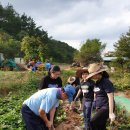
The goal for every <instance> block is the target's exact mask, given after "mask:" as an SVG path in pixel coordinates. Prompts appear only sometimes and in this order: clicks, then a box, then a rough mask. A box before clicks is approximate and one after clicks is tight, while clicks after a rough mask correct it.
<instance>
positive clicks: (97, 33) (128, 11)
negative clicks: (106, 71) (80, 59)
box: [0, 0, 130, 51]
mask: <svg viewBox="0 0 130 130" xmlns="http://www.w3.org/2000/svg"><path fill="white" fill-rule="evenodd" d="M0 1H1V3H2V5H4V6H5V5H7V4H8V3H11V4H12V5H13V6H14V8H15V10H16V11H17V12H18V13H20V14H22V13H24V12H25V13H26V14H27V15H28V16H31V17H32V18H33V19H34V20H35V22H36V23H37V26H40V25H41V26H42V28H43V29H44V30H46V31H47V32H48V34H49V36H52V37H53V38H54V39H57V40H61V41H65V42H66V43H68V44H69V45H71V46H73V47H75V48H77V49H79V48H80V45H81V43H83V42H84V41H85V40H86V39H88V38H90V39H92V38H98V39H100V40H101V41H102V42H103V43H107V48H106V51H108V50H113V43H115V42H116V41H117V40H118V39H119V37H120V36H121V34H122V33H126V32H127V31H128V29H129V26H130V0H0Z"/></svg>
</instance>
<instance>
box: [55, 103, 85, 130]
mask: <svg viewBox="0 0 130 130" xmlns="http://www.w3.org/2000/svg"><path fill="white" fill-rule="evenodd" d="M66 106H67V105H66V104H64V106H63V109H64V110H65V111H66V115H67V116H66V117H67V118H66V120H65V121H63V122H62V123H61V124H59V125H58V126H57V127H56V130H83V128H82V126H83V117H82V116H81V115H80V114H79V113H77V112H74V111H73V110H68V109H66Z"/></svg>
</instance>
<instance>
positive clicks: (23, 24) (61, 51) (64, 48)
mask: <svg viewBox="0 0 130 130" xmlns="http://www.w3.org/2000/svg"><path fill="white" fill-rule="evenodd" d="M75 51H76V50H75V49H74V48H72V47H70V46H69V45H68V44H67V43H64V42H61V41H57V40H55V39H52V38H51V37H49V36H48V33H47V31H45V30H43V29H42V28H41V26H37V25H36V23H35V21H34V20H33V18H31V17H29V16H27V15H26V14H25V13H24V14H22V15H20V14H18V13H17V12H16V11H15V9H14V8H13V6H12V5H10V4H8V5H7V6H6V7H3V6H2V5H1V4H0V53H4V56H5V58H14V57H24V59H25V60H28V59H32V58H33V59H39V60H43V61H45V59H50V58H52V59H53V61H56V62H64V63H71V62H72V61H73V57H74V53H75Z"/></svg>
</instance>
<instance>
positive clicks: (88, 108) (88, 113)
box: [83, 101, 93, 130]
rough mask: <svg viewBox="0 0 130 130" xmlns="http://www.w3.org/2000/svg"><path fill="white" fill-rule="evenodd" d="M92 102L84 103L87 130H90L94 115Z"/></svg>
mask: <svg viewBox="0 0 130 130" xmlns="http://www.w3.org/2000/svg"><path fill="white" fill-rule="evenodd" d="M92 103H93V102H92V101H83V114H84V124H85V130H90V119H91V113H92Z"/></svg>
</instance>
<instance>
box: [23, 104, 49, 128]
mask: <svg viewBox="0 0 130 130" xmlns="http://www.w3.org/2000/svg"><path fill="white" fill-rule="evenodd" d="M21 112H22V117H23V120H24V122H25V125H26V130H48V128H47V127H46V125H45V123H44V121H43V120H42V119H41V118H40V117H39V116H37V115H36V114H34V113H33V112H32V111H31V110H30V108H29V107H28V106H27V105H25V104H24V105H23V106H22V110H21Z"/></svg>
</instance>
